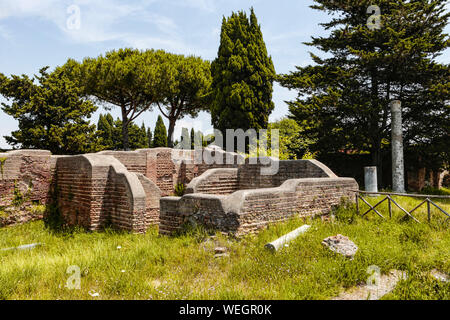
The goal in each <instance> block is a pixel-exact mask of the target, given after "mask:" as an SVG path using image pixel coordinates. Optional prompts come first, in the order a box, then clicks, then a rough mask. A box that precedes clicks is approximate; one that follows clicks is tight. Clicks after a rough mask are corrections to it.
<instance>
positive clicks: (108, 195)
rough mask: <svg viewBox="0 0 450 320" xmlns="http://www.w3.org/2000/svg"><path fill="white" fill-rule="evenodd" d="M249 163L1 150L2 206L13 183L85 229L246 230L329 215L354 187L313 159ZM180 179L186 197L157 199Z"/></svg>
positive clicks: (214, 155) (171, 155)
mask: <svg viewBox="0 0 450 320" xmlns="http://www.w3.org/2000/svg"><path fill="white" fill-rule="evenodd" d="M194 160H196V161H194ZM213 160H214V161H213ZM227 160H228V162H227ZM253 160H254V159H251V160H249V159H247V160H246V161H244V158H243V157H241V156H239V155H237V154H234V153H226V152H224V151H222V150H220V149H212V148H208V149H205V150H200V151H198V150H197V151H190V150H188V151H182V150H173V149H169V148H155V149H142V150H137V151H132V152H123V151H105V152H100V153H97V154H86V155H78V156H52V155H51V154H50V152H49V151H45V150H17V151H12V152H7V153H2V154H0V164H1V169H2V170H1V176H0V206H11V205H12V202H13V200H14V190H15V188H16V191H17V190H19V191H20V193H21V194H23V195H26V197H25V201H26V203H28V204H31V203H32V202H40V203H43V204H46V203H48V202H49V201H51V199H52V197H51V195H52V194H53V195H54V196H56V201H57V204H58V208H59V212H60V213H61V215H62V217H63V218H64V220H65V221H66V223H67V224H69V225H78V226H82V227H84V228H86V229H89V230H101V229H103V228H104V227H106V226H112V227H115V228H118V229H123V230H128V231H131V232H145V231H146V230H147V229H148V227H149V226H151V225H155V224H159V228H160V233H161V234H171V233H173V232H174V231H177V230H180V229H181V228H182V225H183V224H185V223H187V222H190V223H201V224H204V225H206V226H208V227H212V228H215V229H218V230H221V231H224V232H231V233H235V234H243V233H247V232H253V231H255V230H257V229H259V228H261V227H264V226H265V225H267V224H268V223H271V222H275V221H280V220H284V219H286V218H288V217H290V216H292V215H293V214H301V215H314V214H320V213H326V212H328V211H329V210H330V209H331V207H332V206H333V205H335V204H338V202H339V201H340V199H341V198H342V197H349V198H350V199H353V197H351V194H350V193H351V192H350V191H349V190H350V189H357V188H358V185H357V184H356V182H355V180H353V179H348V178H338V177H336V175H335V174H334V173H333V172H331V171H330V170H329V169H328V168H327V167H326V166H324V165H323V164H322V163H320V162H318V161H315V160H298V161H277V163H276V164H277V171H276V174H273V175H264V174H262V171H261V170H262V168H264V167H267V165H262V164H261V163H252V161H253ZM272 161H273V160H272ZM272 164H273V163H272ZM179 183H183V184H186V185H187V189H186V193H187V194H186V195H185V196H183V197H181V198H178V197H165V198H161V197H164V196H170V195H173V192H174V188H175V186H176V185H177V184H179Z"/></svg>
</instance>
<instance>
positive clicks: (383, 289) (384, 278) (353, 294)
mask: <svg viewBox="0 0 450 320" xmlns="http://www.w3.org/2000/svg"><path fill="white" fill-rule="evenodd" d="M406 278H407V276H406V273H405V272H402V271H399V270H391V271H390V272H389V273H388V274H385V275H381V276H380V278H379V279H378V283H376V284H371V285H367V284H366V283H364V284H360V285H358V286H356V287H353V288H350V289H348V290H346V291H345V292H342V293H341V294H340V295H339V296H338V297H335V298H333V299H331V300H379V299H380V298H382V297H383V296H385V295H386V294H388V293H390V292H392V290H394V289H395V286H396V285H397V283H398V282H399V281H400V280H402V279H403V280H404V279H406Z"/></svg>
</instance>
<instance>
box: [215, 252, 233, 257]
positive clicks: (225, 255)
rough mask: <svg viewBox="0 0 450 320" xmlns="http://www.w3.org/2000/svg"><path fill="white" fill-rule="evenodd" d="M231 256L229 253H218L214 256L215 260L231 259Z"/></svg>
mask: <svg viewBox="0 0 450 320" xmlns="http://www.w3.org/2000/svg"><path fill="white" fill-rule="evenodd" d="M229 256H230V254H229V253H228V252H225V253H216V254H215V255H214V258H224V257H229Z"/></svg>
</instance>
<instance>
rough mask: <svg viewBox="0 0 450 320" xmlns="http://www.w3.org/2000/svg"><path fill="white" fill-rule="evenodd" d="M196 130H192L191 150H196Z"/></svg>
mask: <svg viewBox="0 0 450 320" xmlns="http://www.w3.org/2000/svg"><path fill="white" fill-rule="evenodd" d="M195 138H196V135H195V130H194V128H191V150H194V146H195Z"/></svg>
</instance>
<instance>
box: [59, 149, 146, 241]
mask: <svg viewBox="0 0 450 320" xmlns="http://www.w3.org/2000/svg"><path fill="white" fill-rule="evenodd" d="M56 189H57V197H58V207H59V210H60V213H61V215H62V217H63V218H64V220H65V221H66V223H67V224H68V225H78V226H82V227H84V228H86V229H89V230H100V229H102V228H103V227H105V226H106V225H109V224H110V225H112V226H113V227H115V228H118V229H123V230H129V231H133V232H144V231H145V230H146V196H145V191H144V187H143V186H142V184H141V182H140V181H139V179H138V176H137V175H136V174H135V173H131V172H129V171H127V169H126V168H125V166H124V165H122V164H121V163H120V162H119V161H118V160H117V159H115V158H114V157H112V156H107V155H81V156H67V157H60V158H58V160H57V173H56Z"/></svg>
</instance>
